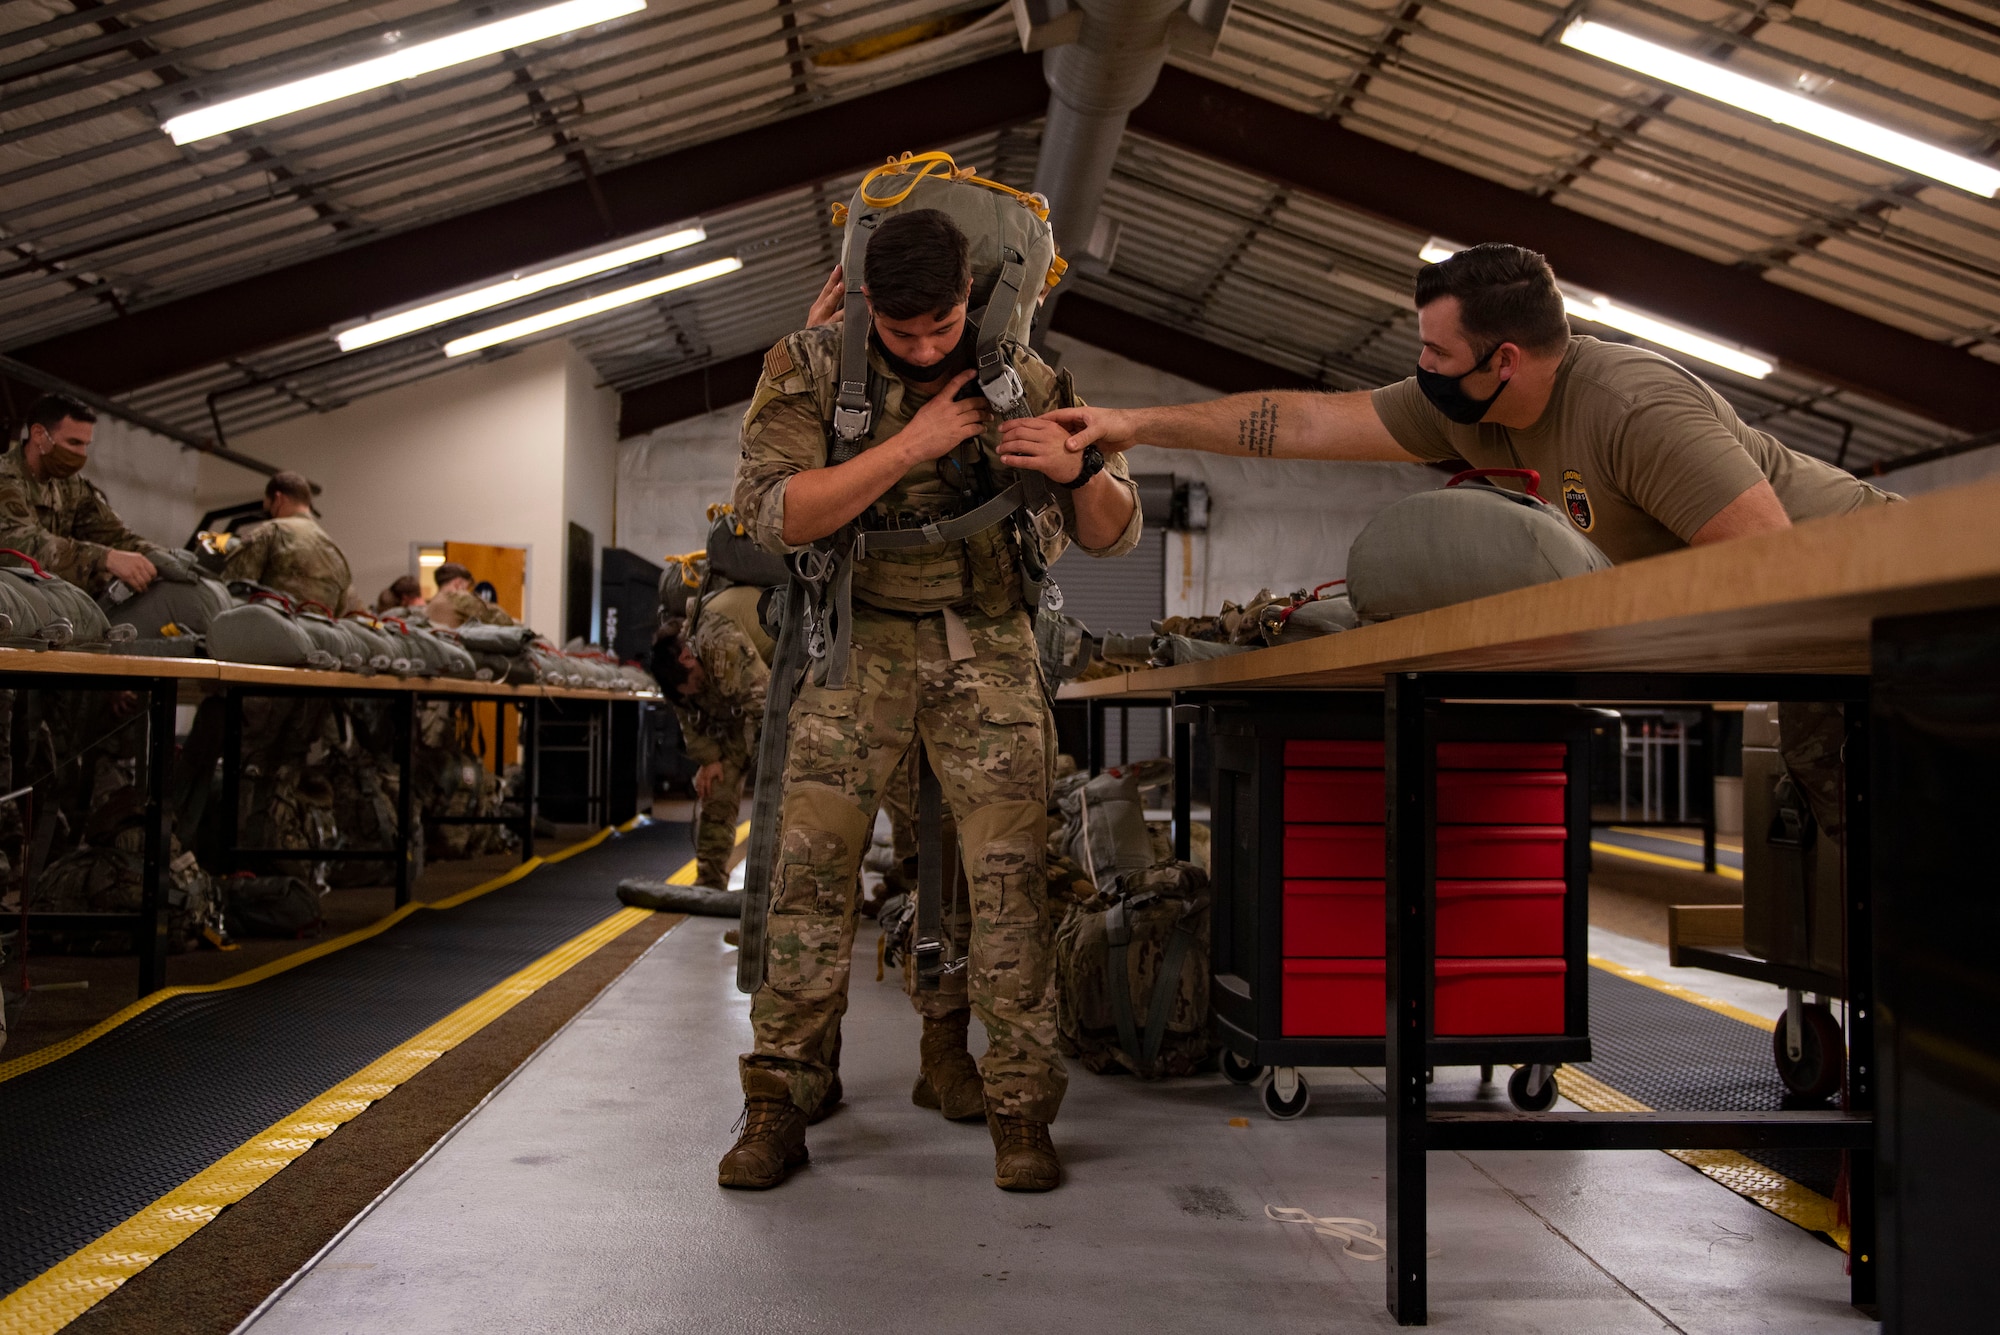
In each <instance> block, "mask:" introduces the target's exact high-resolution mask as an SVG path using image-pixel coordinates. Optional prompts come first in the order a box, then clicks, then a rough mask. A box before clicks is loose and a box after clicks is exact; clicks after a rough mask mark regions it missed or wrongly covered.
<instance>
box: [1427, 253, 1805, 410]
mask: <svg viewBox="0 0 2000 1335" xmlns="http://www.w3.org/2000/svg"><path fill="white" fill-rule="evenodd" d="M1463 249H1465V247H1463V246H1461V245H1458V244H1457V243H1455V242H1451V241H1444V240H1440V239H1439V238H1437V237H1432V238H1431V239H1430V240H1428V241H1426V242H1425V243H1424V248H1423V249H1422V250H1421V251H1419V252H1418V255H1419V256H1420V257H1421V258H1422V259H1423V260H1424V262H1425V263H1427V264H1439V263H1442V262H1443V261H1445V260H1448V259H1450V258H1451V257H1452V256H1453V255H1456V254H1457V253H1458V252H1459V251H1461V250H1463ZM1558 287H1560V289H1561V290H1562V299H1563V310H1564V312H1565V313H1567V314H1568V315H1569V317H1570V318H1571V319H1573V320H1588V321H1590V322H1591V323H1592V324H1601V325H1604V326H1605V327H1606V328H1610V329H1618V330H1622V331H1624V332H1625V333H1628V334H1631V335H1633V336H1635V337H1637V338H1643V339H1645V340H1646V341H1647V342H1648V343H1651V344H1653V345H1655V346H1656V347H1662V348H1671V349H1673V350H1674V351H1675V352H1679V353H1685V354H1686V355H1687V356H1689V357H1693V358H1696V359H1697V360H1699V361H1704V362H1707V363H1708V364H1709V365H1711V366H1720V367H1722V368H1723V369H1724V370H1726V371H1734V372H1736V373H1737V374H1738V375H1747V376H1749V377H1751V378H1752V379H1755V380H1762V379H1764V378H1765V377H1766V376H1768V375H1770V374H1771V372H1773V371H1775V370H1777V369H1778V368H1777V367H1776V365H1774V364H1773V363H1772V362H1770V361H1768V360H1766V359H1765V358H1763V357H1759V356H1757V355H1756V354H1755V353H1751V352H1746V351H1745V350H1744V349H1742V348H1739V347H1736V346H1735V345H1734V344H1730V343H1724V342H1722V341H1721V340H1720V339H1716V338H1711V337H1709V336H1708V335H1707V334H1702V333H1697V332H1696V331H1694V330H1692V329H1689V328H1687V327H1686V326H1684V325H1677V324H1673V323H1670V322H1669V321H1666V320H1662V319H1660V318H1659V317H1658V316H1655V315H1647V314H1646V313H1645V312H1644V311H1635V310H1632V309H1631V308H1630V307H1627V306H1620V305H1619V304H1618V303H1617V302H1615V301H1613V300H1611V298H1609V297H1607V296H1604V295H1602V294H1601V293H1597V292H1589V291H1586V290H1584V289H1583V288H1580V287H1571V286H1570V285H1569V284H1567V283H1561V284H1558Z"/></svg>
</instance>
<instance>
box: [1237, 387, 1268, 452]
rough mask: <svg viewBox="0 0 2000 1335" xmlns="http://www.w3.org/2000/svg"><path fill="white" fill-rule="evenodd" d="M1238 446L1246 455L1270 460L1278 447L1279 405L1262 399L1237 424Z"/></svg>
mask: <svg viewBox="0 0 2000 1335" xmlns="http://www.w3.org/2000/svg"><path fill="white" fill-rule="evenodd" d="M1236 444H1237V445H1238V447H1240V448H1241V449H1242V451H1243V452H1244V453H1245V454H1255V455H1258V456H1260V457H1262V458H1265V459H1268V458H1270V457H1271V455H1272V454H1273V453H1275V452H1276V450H1277V446H1278V405H1277V404H1276V403H1275V402H1274V401H1273V400H1271V399H1268V398H1265V399H1260V400H1259V401H1258V403H1257V407H1256V409H1255V410H1254V411H1252V412H1251V414H1250V415H1249V416H1248V417H1245V418H1244V419H1243V420H1242V421H1240V422H1238V423H1237V424H1236Z"/></svg>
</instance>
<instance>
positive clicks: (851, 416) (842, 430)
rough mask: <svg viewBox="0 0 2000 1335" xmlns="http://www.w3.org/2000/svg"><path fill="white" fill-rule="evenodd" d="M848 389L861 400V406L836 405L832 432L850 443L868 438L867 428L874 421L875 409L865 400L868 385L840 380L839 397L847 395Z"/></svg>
mask: <svg viewBox="0 0 2000 1335" xmlns="http://www.w3.org/2000/svg"><path fill="white" fill-rule="evenodd" d="M850 390H852V391H853V397H855V398H858V399H860V400H861V401H862V403H861V406H860V407H859V408H849V407H847V406H846V405H844V404H842V405H838V406H836V407H835V408H834V410H833V434H834V435H836V436H838V437H840V439H841V440H842V441H844V442H845V443H847V444H849V445H852V444H855V443H856V442H858V441H862V440H866V439H867V438H868V429H869V427H871V426H873V425H874V423H875V409H874V406H873V405H872V404H870V403H868V401H867V394H868V386H867V385H866V384H865V383H863V384H855V383H854V382H852V381H848V380H843V381H841V382H840V397H841V398H843V399H845V398H847V397H849V394H848V391H850Z"/></svg>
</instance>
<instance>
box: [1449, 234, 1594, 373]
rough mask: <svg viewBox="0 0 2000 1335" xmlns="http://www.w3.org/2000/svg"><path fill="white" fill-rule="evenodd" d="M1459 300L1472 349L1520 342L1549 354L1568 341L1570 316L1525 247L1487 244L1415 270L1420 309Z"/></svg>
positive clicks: (1544, 267) (1540, 261) (1545, 269)
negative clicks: (1441, 300)
mask: <svg viewBox="0 0 2000 1335" xmlns="http://www.w3.org/2000/svg"><path fill="white" fill-rule="evenodd" d="M1440 297H1457V298H1458V318H1459V323H1460V324H1462V325H1464V326H1465V332H1466V336H1467V337H1468V338H1470V339H1471V340H1472V342H1473V343H1474V344H1480V345H1483V344H1488V343H1490V344H1493V345H1495V346H1498V345H1499V344H1501V343H1516V344H1519V345H1520V346H1521V347H1523V348H1526V349H1527V350H1528V351H1530V352H1548V351H1551V350H1552V349H1554V348H1557V347H1560V346H1561V345H1562V344H1563V343H1565V342H1566V341H1567V340H1568V339H1569V317H1568V316H1566V315H1564V314H1563V299H1562V292H1561V291H1560V290H1558V289H1557V287H1556V275H1555V271H1554V270H1553V269H1551V268H1549V262H1548V261H1547V260H1546V259H1544V258H1542V256H1540V255H1538V254H1536V253H1535V252H1534V251H1532V250H1528V249H1527V248H1525V247H1523V246H1510V245H1507V244H1506V243H1505V242H1500V241H1488V242H1486V243H1484V244H1482V245H1477V246H1473V247H1472V248H1471V249H1469V250H1461V251H1459V252H1458V254H1456V255H1453V256H1452V257H1451V258H1450V259H1446V260H1440V261H1439V262H1438V263H1436V264H1426V265H1425V266H1424V267H1423V268H1421V269H1419V270H1417V309H1418V310H1422V309H1423V308H1424V307H1426V306H1428V305H1430V304H1431V303H1432V302H1433V301H1436V300H1437V299H1438V298H1440Z"/></svg>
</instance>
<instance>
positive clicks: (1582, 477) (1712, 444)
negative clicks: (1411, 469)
mask: <svg viewBox="0 0 2000 1335" xmlns="http://www.w3.org/2000/svg"><path fill="white" fill-rule="evenodd" d="M1416 302H1417V329H1418V333H1419V335H1420V336H1421V337H1422V339H1423V351H1422V353H1421V354H1420V355H1419V356H1418V358H1417V374H1416V375H1414V376H1412V377H1411V378H1409V379H1408V380H1403V381H1399V382H1398V383H1396V384H1393V385H1388V386H1385V387H1383V388H1381V389H1377V390H1373V391H1367V390H1363V391H1357V392H1354V393H1347V394H1321V393H1314V392H1311V391H1303V390H1294V391H1283V390H1271V391H1267V392H1264V393H1253V394H1237V395H1233V396H1231V397H1229V398H1225V399H1217V400H1213V401H1211V402H1208V403H1194V404H1185V405H1182V406H1179V407H1167V408H1136V409H1114V408H1067V409H1061V410H1059V411H1057V412H1053V413H1050V414H1049V416H1050V417H1051V418H1053V419H1055V420H1057V421H1059V422H1061V423H1062V424H1063V425H1065V426H1067V427H1068V428H1069V429H1070V431H1071V432H1072V435H1071V439H1070V442H1069V443H1070V448H1071V449H1073V450H1080V449H1082V448H1084V446H1086V445H1091V444H1094V445H1097V446H1098V447H1099V448H1100V449H1103V450H1106V451H1110V450H1121V449H1124V448H1125V447H1126V446H1128V445H1133V444H1136V443H1138V442H1140V441H1144V442H1145V443H1146V444H1148V445H1161V446H1165V447H1167V448H1169V449H1184V450H1206V451H1208V452H1210V453H1213V454H1237V455H1252V456H1257V457H1262V458H1281V459H1357V460H1402V461H1408V460H1412V459H1415V460H1422V461H1432V460H1439V459H1454V458H1455V459H1463V460H1465V461H1466V462H1467V463H1469V464H1471V465H1473V466H1474V467H1479V468H1532V469H1535V470H1536V471H1538V472H1539V473H1540V474H1541V494H1542V496H1543V498H1544V499H1546V500H1548V501H1550V502H1552V503H1554V504H1557V505H1559V506H1561V507H1562V508H1563V510H1564V511H1565V512H1566V513H1567V514H1568V515H1569V517H1570V522H1572V523H1573V524H1575V525H1576V526H1577V528H1578V529H1580V530H1581V531H1582V532H1584V533H1586V534H1588V535H1589V536H1590V540H1591V541H1592V542H1594V543H1596V544H1597V546H1598V547H1599V548H1601V549H1602V550H1603V551H1604V554H1605V555H1606V556H1609V557H1610V558H1611V559H1612V560H1613V561H1619V562H1623V561H1633V560H1637V559H1639V558H1640V557H1644V556H1655V555H1658V554H1659V553H1661V552H1667V551H1672V550H1674V549H1676V548H1679V547H1684V546H1688V545H1691V544H1701V543H1708V542H1719V541H1721V540H1723V539H1725V538H1737V537H1744V536H1746V535H1749V534H1752V533H1764V532H1769V531H1770V530H1773V529H1780V528H1787V527H1789V526H1790V525H1791V523H1792V521H1794V520H1799V519H1818V518H1821V517H1823V516H1826V515H1837V514H1845V513H1847V512H1848V511H1849V510H1854V509H1858V508H1860V507H1861V506H1864V505H1879V504H1881V503H1883V502H1884V501H1888V500H1892V499H1895V498H1894V497H1892V496H1890V495H1889V494H1888V493H1886V492H1882V491H1878V490H1876V489H1875V488H1874V487H1871V486H1869V485H1868V484H1867V483H1865V482H1862V481H1861V480H1860V479H1858V478H1855V477H1853V476H1851V475H1850V474H1848V473H1847V472H1845V471H1844V470H1841V469H1838V468H1835V467H1833V466H1832V465H1831V464H1826V463H1822V462H1821V461H1819V460H1817V459H1813V458H1810V457H1808V456H1807V455H1803V454H1800V453H1799V452H1798V451H1796V450H1792V449H1788V448H1787V447H1785V446H1784V445H1782V444H1780V443H1779V442H1778V441H1777V440H1776V439H1774V438H1773V437H1771V436H1769V435H1767V434H1765V433H1764V432H1762V431H1758V430H1756V429H1755V428H1753V427H1750V426H1747V425H1745V424H1744V422H1743V420H1742V419H1741V418H1739V417H1738V416H1737V415H1736V412H1735V410H1734V409H1733V408H1731V407H1730V406H1729V405H1728V403H1726V402H1724V401H1723V398H1722V396H1721V395H1719V394H1717V393H1716V392H1715V391H1714V390H1712V389H1710V388H1709V387H1708V385H1707V384H1705V383H1704V382H1703V381H1702V380H1701V379H1700V378H1699V377H1697V376H1695V375H1693V374H1692V373H1690V372H1688V371H1685V370H1683V369H1681V367H1680V366H1678V365H1676V364H1675V363H1674V362H1671V361H1669V360H1667V359H1666V358H1665V357H1662V356H1659V355H1658V354H1656V353H1652V352H1647V351H1644V350H1643V349H1640V348H1633V347H1626V346H1624V345H1623V344H1617V343H1603V342H1599V341H1598V340H1597V339H1594V338H1589V337H1583V336H1573V335H1571V333H1570V331H1569V320H1568V318H1567V317H1566V316H1565V315H1564V314H1563V304H1562V294H1561V292H1560V291H1558V290H1557V288H1556V280H1555V274H1554V273H1553V272H1551V271H1550V269H1549V265H1548V261H1547V260H1545V259H1543V258H1542V257H1541V256H1540V255H1538V254H1536V253H1535V252H1534V251H1531V250H1524V249H1522V248H1521V247H1519V246H1509V245H1500V244H1491V243H1489V244H1487V245H1482V246H1474V247H1472V248H1471V249H1470V250H1463V251H1460V252H1459V253H1458V254H1456V255H1454V256H1452V257H1451V258H1450V259H1448V260H1445V261H1444V262H1443V263H1441V264H1432V265H1427V266H1426V267H1425V268H1424V269H1422V270H1421V271H1420V272H1419V273H1418V275H1417V290H1416ZM1021 429H1022V428H1021V426H1020V424H1018V423H1004V424H1002V427H1001V439H1002V441H1003V442H1005V441H1006V440H1007V439H1008V438H1009V435H1010V433H1012V432H1016V431H1019V430H1021ZM1003 448H1004V445H1003Z"/></svg>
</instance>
